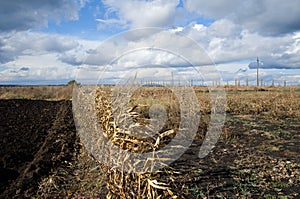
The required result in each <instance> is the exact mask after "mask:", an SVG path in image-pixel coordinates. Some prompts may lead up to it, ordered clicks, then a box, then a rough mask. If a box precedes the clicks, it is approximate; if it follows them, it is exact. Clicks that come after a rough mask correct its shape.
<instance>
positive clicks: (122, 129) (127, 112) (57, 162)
mask: <svg viewBox="0 0 300 199" xmlns="http://www.w3.org/2000/svg"><path fill="white" fill-rule="evenodd" d="M72 88H73V87H72V85H69V86H57V87H55V86H49V87H46V86H45V87H34V86H33V87H0V98H1V100H0V110H1V112H2V114H1V124H0V129H1V130H0V132H1V137H0V143H1V146H2V150H1V157H2V159H1V162H0V163H1V165H0V166H1V175H3V176H4V177H3V178H2V179H1V189H0V190H1V193H2V194H1V195H0V196H1V197H2V196H15V195H17V196H24V195H25V196H30V197H35V198H45V197H74V198H78V197H86V198H87V197H92V198H94V197H98V198H105V197H107V198H211V197H212V198H215V197H220V198H224V197H225V198H256V197H265V198H277V197H282V198H297V197H299V196H300V191H299V190H300V185H299V184H300V151H299V144H300V119H299V118H300V87H299V86H293V87H292V86H291V87H259V88H257V87H252V86H249V87H246V86H240V87H235V86H227V87H225V88H224V91H225V94H226V104H221V105H223V106H224V107H225V109H224V111H225V114H226V119H225V121H224V125H223V126H222V128H221V134H220V137H219V139H218V141H217V143H216V144H215V146H214V147H213V149H212V151H211V152H210V153H209V154H208V155H207V156H205V157H204V158H199V157H198V154H199V149H200V147H201V145H202V143H203V140H204V139H205V136H206V134H207V131H208V128H209V126H210V125H211V123H210V121H211V114H213V112H214V111H215V110H214V107H213V106H212V97H211V92H212V90H213V89H214V88H208V87H200V86H195V87H182V88H180V89H183V90H184V89H192V91H193V93H194V94H195V97H196V100H198V101H197V104H198V108H199V109H198V110H197V111H198V113H196V112H195V111H194V110H193V109H188V111H187V113H185V114H188V115H189V116H193V114H194V116H195V118H197V119H198V120H199V121H198V120H197V124H198V126H197V131H196V134H195V136H194V137H193V138H192V143H191V145H190V146H189V147H188V148H187V150H186V151H185V152H184V154H182V155H181V156H180V157H177V158H176V159H174V161H172V162H171V163H170V164H166V165H164V166H163V167H161V168H159V169H158V170H156V169H153V168H154V167H151V164H155V162H159V163H160V164H163V163H164V160H160V159H159V157H158V156H155V157H153V158H150V159H147V160H149V161H145V162H140V163H138V164H140V165H143V166H144V167H145V168H148V169H146V170H145V171H143V172H140V171H136V170H135V167H136V165H134V164H132V163H131V162H130V161H126V157H125V156H118V154H117V155H116V154H115V155H112V153H111V151H110V150H107V151H101V154H103V159H104V158H107V159H108V160H110V161H111V164H104V163H103V161H101V160H99V158H97V157H96V156H95V154H92V153H90V152H89V150H87V149H88V148H86V145H85V144H84V143H83V142H82V140H81V137H80V136H79V135H78V133H76V129H75V125H74V122H73V113H72V102H71V98H72ZM216 88H217V87H216ZM115 89H116V88H115V87H112V86H99V88H97V91H96V95H95V96H96V97H95V99H94V100H95V107H94V108H95V111H96V116H97V121H98V124H99V126H100V127H101V129H102V131H103V133H104V134H105V137H106V138H107V139H108V140H110V142H111V143H112V144H113V145H114V146H116V147H118V148H120V149H122V150H124V151H128V152H130V153H137V154H138V153H140V154H143V153H146V152H155V151H159V150H163V148H164V147H165V146H167V145H168V144H169V143H170V142H171V141H172V140H173V139H174V138H175V136H176V135H177V133H178V132H179V130H180V129H181V128H182V126H181V123H182V117H181V114H183V111H182V107H183V104H182V103H181V102H180V100H179V99H178V98H177V96H176V94H175V93H174V92H173V91H172V90H171V89H168V88H166V87H147V86H145V87H140V88H139V89H137V90H135V91H134V92H133V93H132V95H131V96H129V101H128V103H126V104H127V105H126V107H124V106H122V103H123V102H122V101H121V102H118V101H117V102H114V100H116V99H117V98H114V97H115V96H114V91H116V90H115ZM189 97H191V96H185V97H183V98H182V100H187V99H188V98H189ZM126 102H127V101H126ZM116 104H119V105H120V104H121V106H120V107H121V108H124V110H119V109H118V108H116V107H118V106H117V105H116ZM221 105H220V106H221ZM184 106H185V107H189V104H184ZM217 106H218V104H217ZM159 113H164V114H159ZM155 114H157V115H155ZM152 118H155V119H152ZM129 120H130V124H131V125H127V121H129ZM159 121H163V123H161V122H159ZM188 125H191V126H192V125H193V124H186V125H185V127H188ZM141 126H147V131H145V129H143V128H142V130H141V128H140V127H141ZM191 128H192V127H191ZM24 136H25V137H24ZM185 136H187V137H188V136H190V134H189V131H187V134H186V135H185ZM90 138H91V139H97V138H96V137H93V135H90ZM10 140H13V141H10ZM11 143H13V144H11ZM98 143H99V145H101V143H102V140H100V139H99V142H98ZM174 147H175V148H176V147H177V148H180V147H183V146H181V145H180V143H177V144H176V145H174ZM116 157H118V158H120V160H119V161H120V162H121V163H120V167H115V166H114V164H113V161H115V158H116ZM108 162H109V161H108ZM120 168H121V169H120ZM122 168H123V169H122ZM124 168H126V169H124ZM128 168H130V169H128ZM8 174H10V175H8Z"/></svg>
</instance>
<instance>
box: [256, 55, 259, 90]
mask: <svg viewBox="0 0 300 199" xmlns="http://www.w3.org/2000/svg"><path fill="white" fill-rule="evenodd" d="M256 61H257V68H256V86H257V87H258V86H259V79H258V69H259V59H258V57H257V60H256Z"/></svg>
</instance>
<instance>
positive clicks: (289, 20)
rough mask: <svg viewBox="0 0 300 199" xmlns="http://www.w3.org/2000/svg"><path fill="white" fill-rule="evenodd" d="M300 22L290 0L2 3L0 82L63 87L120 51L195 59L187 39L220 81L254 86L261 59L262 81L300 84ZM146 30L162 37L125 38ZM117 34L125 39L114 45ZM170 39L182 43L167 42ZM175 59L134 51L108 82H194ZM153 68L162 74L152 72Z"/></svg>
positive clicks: (297, 8)
mask: <svg viewBox="0 0 300 199" xmlns="http://www.w3.org/2000/svg"><path fill="white" fill-rule="evenodd" d="M299 18H300V2H299V1H294V0H286V1H279V0H260V1H258V0H257V1H256V0H243V1H242V0H232V1H227V0H211V1H192V0H182V1H179V0H153V1H151V0H123V1H117V0H103V1H100V0H64V1H57V2H53V1H50V0H45V1H43V2H41V1H37V0H27V1H0V84H61V83H67V82H68V81H69V80H71V79H75V78H76V77H77V76H78V72H80V71H81V72H82V68H84V67H83V65H88V64H89V63H88V62H89V61H87V60H89V58H91V57H93V56H94V55H93V54H95V53H100V54H98V55H99V56H100V55H101V59H113V58H114V56H120V55H118V54H117V52H123V51H124V50H125V49H126V50H129V51H130V50H135V49H140V48H141V47H145V45H148V46H149V47H150V48H151V47H156V46H160V47H165V48H166V49H167V48H170V49H181V50H178V52H182V55H183V54H184V53H186V55H187V56H189V55H194V54H195V56H196V54H197V53H195V50H196V49H195V48H192V47H191V48H188V47H187V46H185V43H189V42H191V41H193V42H195V43H196V44H197V45H199V46H200V47H201V48H202V49H203V50H204V51H205V53H206V54H207V56H209V58H210V59H211V60H212V63H215V64H216V66H214V65H213V64H212V63H205V64H204V65H205V66H204V65H201V64H199V66H196V67H199V69H200V70H201V67H202V66H203V67H206V66H207V67H216V68H217V70H218V72H219V73H220V75H221V78H222V79H223V80H224V82H227V81H228V82H231V83H233V82H234V81H235V79H240V80H241V81H245V80H246V79H248V80H249V81H250V82H252V83H253V84H254V83H255V78H256V70H255V68H254V67H253V66H255V61H256V57H259V58H260V60H261V61H262V63H263V64H261V65H260V67H261V76H260V77H261V78H262V79H263V80H264V81H267V82H269V84H270V83H271V81H272V80H275V81H276V82H279V83H280V82H283V81H284V80H286V81H287V82H288V84H300V56H299V55H300V22H299ZM147 27H158V28H161V31H154V33H153V34H152V35H147V34H145V35H139V36H137V35H136V32H131V33H130V34H131V35H130V38H129V37H128V35H127V36H126V37H125V35H126V31H129V30H135V29H137V28H138V29H141V28H147ZM120 34H121V35H123V36H124V37H122V38H123V39H122V40H120V41H119V40H118V41H117V39H116V38H119V39H120V38H121V37H120V36H116V35H120ZM172 35H181V37H178V36H177V38H176V39H174V40H172V37H173V36H172ZM182 37H186V39H183V38H182ZM124 38H126V39H124ZM182 39H183V40H182ZM189 39H190V40H189ZM170 41H173V43H172V44H171V45H172V47H170ZM177 41H178V42H177ZM191 45H193V44H191ZM101 49H102V50H101ZM103 49H105V51H104V50H103ZM183 49H184V51H183ZM103 53H104V54H103ZM112 55H114V56H112ZM182 55H180V56H182ZM101 59H100V58H99V59H95V60H93V65H95V64H96V65H98V66H99V69H98V71H101V70H103V68H105V66H103V65H101V64H102V62H101ZM177 59H178V57H173V56H172V55H171V54H170V53H167V51H164V52H163V51H156V53H153V51H151V52H148V51H147V50H138V52H134V53H131V54H128V55H127V56H126V57H123V58H122V59H120V60H118V63H115V64H114V65H112V66H110V68H111V69H110V71H108V73H107V74H106V75H108V76H107V77H106V78H107V79H109V78H111V79H118V80H120V79H122V78H126V76H124V74H125V73H124V72H126V74H129V73H130V71H131V72H132V71H133V69H132V68H134V67H136V69H135V70H139V71H142V72H139V74H143V78H146V79H147V78H148V79H149V78H154V77H157V79H159V78H162V79H168V78H170V74H173V73H172V71H180V72H181V73H182V74H181V75H183V76H184V78H185V79H198V78H199V76H197V75H195V74H194V73H195V71H193V69H191V68H190V67H189V66H188V65H186V64H184V63H183V62H182V60H181V61H180V60H177ZM189 59H191V61H192V62H193V61H195V60H197V59H198V58H197V57H192V56H190V57H189ZM153 64H154V65H157V66H162V67H161V68H162V69H160V67H156V68H155V69H154V68H153V67H152V69H151V70H152V71H150V68H151V67H149V66H150V65H153ZM141 66H142V68H141ZM166 67H167V68H168V70H166ZM25 68H26V70H24V69H25ZM142 69H143V70H142ZM182 71H184V72H182ZM162 74H168V75H165V76H164V75H162ZM109 75H110V76H109ZM147 75H148V76H147ZM202 75H204V76H205V74H202ZM206 75H207V76H208V74H206ZM87 77H88V75H87Z"/></svg>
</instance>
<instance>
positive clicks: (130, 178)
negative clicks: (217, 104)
mask: <svg viewBox="0 0 300 199" xmlns="http://www.w3.org/2000/svg"><path fill="white" fill-rule="evenodd" d="M185 89H187V88H179V89H177V90H176V91H175V95H176V96H177V98H178V96H180V97H181V99H179V100H176V96H175V95H174V94H173V93H172V92H170V91H168V89H166V88H149V87H141V88H136V87H134V86H119V87H114V88H111V87H105V86H101V87H99V88H98V89H97V91H96V95H95V96H96V97H95V101H96V103H95V104H96V113H97V119H98V122H99V125H100V128H101V129H102V131H103V133H104V136H105V137H106V138H107V139H108V140H109V143H111V145H110V147H107V148H102V149H101V150H106V151H102V154H103V155H102V156H101V158H102V161H103V159H104V158H106V160H105V161H104V162H106V164H105V168H104V169H105V173H106V174H107V175H106V183H107V188H108V192H109V193H108V196H107V198H177V196H176V195H175V194H174V190H173V191H172V190H171V188H170V186H169V183H168V180H165V181H163V182H162V181H160V178H158V177H157V178H156V176H160V175H161V173H165V172H164V171H163V170H161V169H159V168H162V167H167V165H168V164H169V163H171V162H172V161H174V160H176V159H177V158H178V157H179V156H180V154H182V153H183V152H184V151H185V150H186V149H187V147H188V146H189V144H190V143H191V141H193V138H194V134H193V133H195V132H192V131H197V129H198V121H199V117H198V116H199V115H197V111H196V110H195V107H192V106H194V104H189V103H186V104H184V103H182V102H183V101H184V102H185V101H189V100H186V99H187V98H190V99H193V98H191V96H188V94H186V92H185ZM173 92H174V90H173ZM124 96H125V98H126V97H127V96H130V98H128V99H129V100H124ZM180 97H179V98H180ZM158 102H160V104H159V105H157V104H156V103H158ZM128 105H130V106H128ZM197 110H198V109H197ZM186 117H187V118H191V117H192V118H194V119H192V120H190V119H186ZM162 121H163V122H162ZM191 125H192V126H191ZM176 138H177V139H176ZM185 140H186V141H185ZM97 142H98V146H103V145H104V144H106V145H107V142H105V141H104V140H101V139H98V141H97ZM165 148H166V149H165ZM178 150H180V151H183V152H182V153H180V154H178V152H177V151H178ZM145 154H147V155H145ZM151 154H152V155H151ZM158 173H160V175H158ZM166 175H167V174H166ZM169 182H171V180H169Z"/></svg>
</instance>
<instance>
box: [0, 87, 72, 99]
mask: <svg viewBox="0 0 300 199" xmlns="http://www.w3.org/2000/svg"><path fill="white" fill-rule="evenodd" d="M72 90H73V86H72V85H68V86H16V87H0V99H32V100H64V99H67V100H70V99H72Z"/></svg>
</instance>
